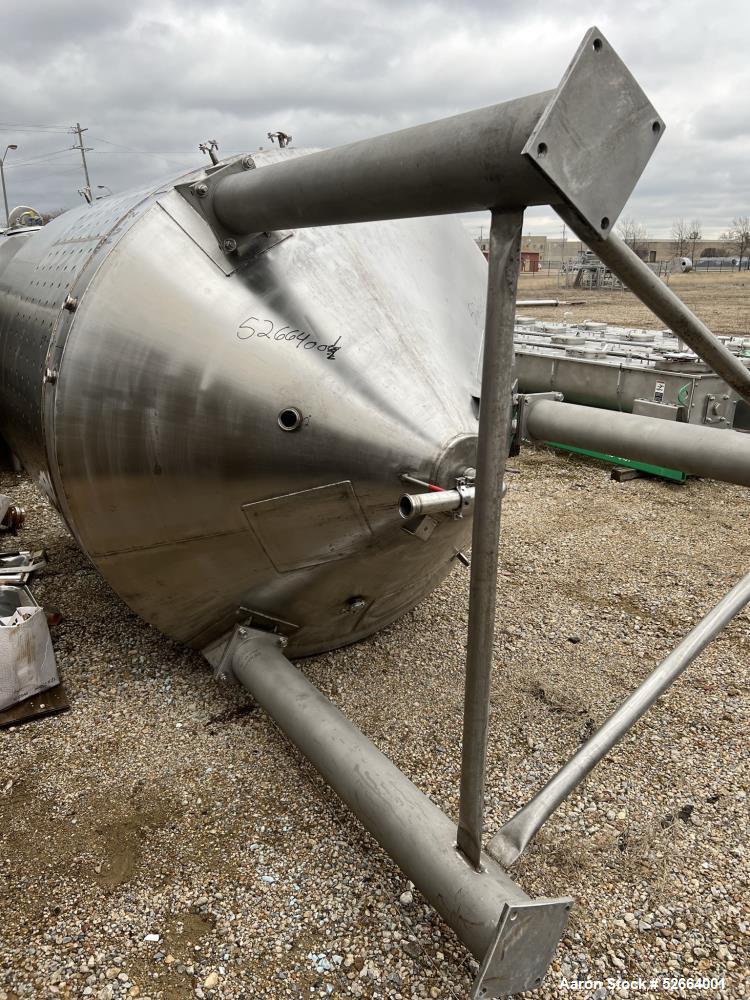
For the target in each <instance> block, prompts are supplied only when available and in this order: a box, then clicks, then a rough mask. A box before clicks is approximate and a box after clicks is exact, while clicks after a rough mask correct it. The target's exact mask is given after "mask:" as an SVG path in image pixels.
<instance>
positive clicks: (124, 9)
mask: <svg viewBox="0 0 750 1000" xmlns="http://www.w3.org/2000/svg"><path fill="white" fill-rule="evenodd" d="M592 16H595V17H596V19H597V21H598V24H599V27H600V28H601V29H602V30H603V31H604V32H605V34H607V35H608V37H609V38H610V40H611V41H612V43H613V44H614V45H615V47H616V48H617V50H618V51H619V52H620V53H621V55H622V56H623V58H624V59H625V61H626V62H627V63H628V65H629V66H630V67H631V69H632V70H633V72H634V74H635V75H636V77H637V78H638V79H639V81H640V82H641V83H642V84H643V86H644V88H645V89H646V91H647V93H648V94H649V96H650V97H651V98H652V100H653V101H654V103H655V105H656V106H657V108H658V109H659V111H660V112H661V113H662V114H663V115H664V117H665V119H666V120H667V123H668V129H667V133H666V135H665V137H664V139H663V140H662V142H661V144H660V146H659V147H658V149H657V152H656V153H655V155H654V158H653V160H652V162H651V164H650V165H649V166H648V168H647V170H646V172H645V173H644V176H643V178H642V180H641V183H640V184H639V186H638V188H637V189H636V192H635V193H634V195H633V198H632V199H631V202H630V204H629V206H628V209H627V211H628V212H629V213H630V214H633V215H635V216H636V217H638V218H642V219H643V220H644V222H645V223H646V224H647V225H648V226H649V228H650V229H651V230H652V231H653V232H654V233H655V234H656V230H658V229H665V230H667V231H668V229H669V227H670V225H671V220H672V219H673V218H675V217H676V216H682V215H685V216H688V217H694V216H695V215H699V216H700V217H701V218H702V219H703V222H704V226H708V225H711V226H715V227H716V228H723V227H724V226H726V224H727V222H728V221H729V218H731V215H736V214H738V213H740V212H742V214H745V213H746V212H747V211H748V206H747V202H748V201H749V200H750V197H749V196H748V185H747V171H746V166H745V165H746V164H747V162H748V159H747V154H748V152H750V147H749V146H748V138H749V137H748V133H750V127H749V125H748V117H747V114H746V111H745V108H746V104H745V102H744V96H743V95H744V93H745V92H746V90H747V82H748V69H747V68H746V66H745V62H746V57H745V52H744V44H743V37H744V36H745V34H746V28H747V22H748V21H750V14H749V13H747V12H746V10H745V7H744V6H743V5H740V4H738V3H728V4H726V3H725V4H724V5H723V6H721V7H719V6H718V5H712V6H711V9H710V10H709V9H707V5H705V4H701V3H698V2H694V0H686V2H684V3H682V4H681V5H680V6H679V7H676V6H675V5H674V4H654V3H645V2H636V3H631V4H628V5H623V4H618V3H616V2H615V0H602V2H600V3H598V4H597V6H596V10H595V11H594V12H593V14H592V11H591V10H590V9H587V10H582V8H581V5H580V4H574V3H573V2H572V0H560V2H558V3H556V4H554V5H551V4H546V3H542V2H533V0H532V2H528V0H527V2H525V3H524V2H521V0H510V2H505V3H503V2H495V0H464V2H462V3H461V4H457V3H455V2H449V0H431V2H403V0H351V2H344V0H337V2H330V0H328V2H321V3H316V4H310V3H309V2H303V0H259V2H256V3H249V2H248V0H223V2H215V3H207V2H205V0H182V2H180V3H179V4H178V3H176V2H173V0H150V2H147V0H131V2H130V3H129V4H111V3H107V2H97V0H78V2H76V3H73V2H72V0H55V2H53V0H36V2H26V3H23V4H22V3H19V2H17V0H4V2H3V4H2V6H1V7H0V34H1V35H2V37H3V38H4V39H13V43H12V44H9V45H8V44H6V45H5V46H4V49H3V53H2V55H0V93H2V95H3V102H2V111H1V112H0V118H2V120H3V122H7V123H27V124H28V123H38V124H46V123H60V122H70V123H71V124H72V123H73V122H75V121H76V120H80V121H82V123H83V124H84V125H87V126H88V127H89V132H88V133H87V144H88V145H89V146H93V147H94V151H92V152H91V153H90V154H89V159H90V164H91V172H92V181H93V183H94V184H98V183H102V184H107V185H109V186H110V187H112V188H113V189H114V190H119V189H125V188H127V187H131V186H140V185H144V184H148V183H151V182H153V181H156V180H161V179H162V178H164V177H168V176H169V175H170V173H171V172H175V173H177V172H179V171H180V170H183V169H187V168H189V167H192V166H195V165H197V164H199V163H200V162H201V154H200V153H199V152H198V150H197V143H198V141H199V140H201V139H205V138H208V137H214V136H215V137H216V138H218V139H219V140H220V144H221V152H222V153H225V154H229V153H232V152H239V151H243V150H247V149H253V148H256V147H257V146H259V145H263V144H267V139H266V138H265V136H266V132H267V131H268V130H269V129H275V128H282V129H284V130H286V131H289V132H291V133H292V134H293V135H294V136H295V139H296V141H297V143H298V144H300V145H309V146H326V145H334V144H337V143H342V142H348V141H352V140H355V139H359V138H363V137H366V136H368V135H374V134H378V133H380V132H384V131H389V130H391V129H395V128H402V127H405V126H408V125H410V124H414V123H417V122H421V121H428V120H430V119H433V118H437V117H442V116H444V115H449V114H454V113H456V112H458V111H462V110H467V109H469V108H473V107H479V106H482V105H485V104H491V103H494V102H496V101H501V100H505V99H508V98H510V97H515V96H519V95H522V94H524V93H531V92H535V91H539V90H544V89H547V88H549V87H553V86H555V85H556V83H557V81H558V80H559V79H560V77H561V75H562V73H563V71H564V69H565V67H566V65H567V63H568V61H569V59H570V57H571V56H572V54H573V52H574V51H575V49H576V47H577V45H578V42H579V41H580V38H581V37H582V35H583V33H584V31H585V30H586V28H587V27H588V26H589V24H590V19H591V17H592ZM32 53H33V58H32V56H31V54H32ZM730 98H731V99H730ZM104 140H109V142H105V141H104ZM3 141H5V142H18V144H19V146H20V149H19V151H18V152H17V153H16V154H13V156H12V157H9V159H8V181H9V187H10V190H11V200H16V201H26V202H30V203H36V204H37V205H38V207H40V208H49V207H54V206H56V205H63V204H64V205H68V206H69V205H71V204H75V202H76V200H77V199H78V195H77V194H76V189H77V188H78V187H79V186H81V184H82V180H83V178H82V172H81V167H80V157H79V156H78V155H77V154H76V153H75V152H73V151H68V152H67V153H63V154H59V155H55V156H52V157H51V158H49V159H42V160H38V161H37V162H36V163H32V162H29V161H31V160H32V159H33V158H34V157H37V156H44V155H45V153H47V152H49V153H52V152H54V151H56V150H59V149H61V148H63V147H65V146H66V145H67V146H70V145H72V136H70V135H65V134H55V133H39V132H27V133H21V132H14V131H13V130H12V129H11V130H8V129H7V127H6V126H5V125H3V124H1V123H0V143H2V142H3ZM109 143H115V144H119V145H110V144H109ZM122 146H127V147H130V148H129V149H123V148H121V147H122ZM133 149H135V150H144V151H146V152H145V153H143V154H136V153H133V152H132V150H133ZM13 159H15V163H16V165H15V166H14V165H13ZM727 215H728V218H727ZM528 218H529V224H530V225H531V226H537V225H539V226H554V227H556V226H557V225H558V224H557V223H556V222H555V221H554V217H553V216H552V215H551V213H550V210H549V209H539V210H533V211H532V212H530V213H529V217H528ZM709 220H711V221H710V222H709ZM468 221H469V224H474V223H473V222H472V221H471V220H468ZM479 224H481V223H479ZM555 231H556V230H555Z"/></svg>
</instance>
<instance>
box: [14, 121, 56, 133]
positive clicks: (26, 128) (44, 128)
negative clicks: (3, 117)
mask: <svg viewBox="0 0 750 1000" xmlns="http://www.w3.org/2000/svg"><path fill="white" fill-rule="evenodd" d="M0 129H8V130H10V129H12V130H13V131H14V132H28V133H32V132H44V133H49V132H57V133H62V134H64V133H66V132H70V131H71V129H70V126H69V125H26V124H20V123H15V122H0Z"/></svg>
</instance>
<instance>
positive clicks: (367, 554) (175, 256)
mask: <svg viewBox="0 0 750 1000" xmlns="http://www.w3.org/2000/svg"><path fill="white" fill-rule="evenodd" d="M284 152H286V151H284ZM280 155H283V154H282V152H275V153H268V154H265V156H264V157H261V160H262V162H261V163H259V166H260V167H262V165H263V164H264V163H267V162H270V161H272V160H273V159H274V158H275V157H278V156H280ZM196 173H197V172H196ZM270 244H271V245H270V246H268V247H266V248H264V249H263V252H259V253H258V254H257V255H256V256H254V257H251V258H250V259H244V260H242V261H232V260H231V259H230V258H227V257H226V256H225V255H224V254H222V253H220V252H219V251H218V249H217V245H216V239H215V237H213V235H212V234H211V233H210V231H209V230H208V227H207V226H206V225H205V223H204V222H203V221H202V220H201V219H199V218H198V217H197V216H196V215H195V213H194V212H193V211H192V209H190V208H189V206H187V204H186V203H185V202H184V200H183V199H182V197H181V196H180V195H179V194H178V193H177V192H176V191H175V190H174V188H173V182H170V183H169V184H168V185H164V186H162V187H160V188H158V189H155V190H153V191H147V192H143V191H141V192H136V193H134V194H131V195H128V196H123V197H121V198H108V199H106V200H102V201H101V202H96V203H95V205H94V206H93V207H82V208H81V209H79V210H76V211H74V212H71V213H67V214H66V215H65V216H62V217H60V218H59V219H57V220H54V221H53V222H52V223H50V224H49V225H48V226H46V227H44V229H43V230H41V231H39V232H37V233H33V234H28V235H25V234H24V235H19V236H12V237H8V238H6V239H4V240H0V376H1V378H2V390H3V391H2V402H0V433H2V435H3V436H4V437H5V438H6V440H7V441H8V443H9V445H10V446H11V448H12V449H13V450H14V451H15V452H16V453H17V454H18V455H19V456H20V457H21V459H22V461H23V462H24V464H25V466H26V467H27V469H28V470H29V471H30V473H31V474H32V475H33V476H34V477H35V478H36V480H37V481H38V483H39V484H40V486H41V487H42V489H44V490H45V492H47V493H48V495H50V496H51V497H52V499H53V501H54V502H55V503H56V505H57V506H58V508H59V509H60V511H61V513H62V514H63V516H64V517H65V519H66V521H67V523H68V526H69V527H70V529H71V531H72V532H73V534H74V535H75V537H76V539H77V540H78V542H79V544H80V545H81V547H82V548H83V550H84V551H85V552H86V553H87V554H88V556H89V558H90V559H91V560H92V561H93V563H94V564H95V565H96V566H97V568H98V569H99V570H100V572H101V573H102V574H103V575H104V577H105V578H106V579H107V580H108V581H109V583H110V584H111V585H112V586H113V588H114V589H115V590H116V591H117V592H118V594H120V596H121V597H122V598H123V599H124V600H125V601H126V602H127V603H128V604H129V605H130V607H131V608H133V610H135V611H136V612H137V613H138V614H140V615H142V616H143V617H144V618H145V619H146V620H148V621H149V622H152V623H153V624H155V625H156V626H157V627H158V628H160V629H161V630H162V631H164V632H165V633H166V634H168V635H170V636H172V637H173V638H175V639H177V640H179V641H181V642H186V643H189V644H192V645H194V646H196V647H198V648H203V649H205V648H206V647H208V646H211V644H213V643H216V642H217V641H220V640H221V639H222V637H223V636H225V635H226V634H228V631H229V630H230V629H231V628H232V627H233V625H234V624H235V622H236V621H238V620H248V619H252V620H255V621H257V622H263V621H267V622H270V623H271V624H274V623H275V624H276V626H277V627H278V628H279V629H280V630H281V631H284V632H285V633H286V634H287V635H288V637H289V652H290V653H291V654H292V655H302V654H307V653H311V652H316V651H320V650H323V649H328V648H331V647H333V646H336V645H341V644H343V643H346V642H350V641H353V640H355V639H357V638H360V637H362V636H364V635H366V634H369V633H370V632H372V631H375V630H376V629H378V628H380V627H382V626H383V625H384V624H386V623H387V622H388V621H390V620H392V619H393V618H395V617H396V616H398V615H399V614H401V613H402V612H403V611H405V610H407V609H408V608H410V607H412V606H413V605H414V604H416V603H417V602H418V601H419V600H421V599H422V598H423V597H424V596H425V594H427V593H428V592H429V591H430V590H432V589H433V588H434V587H435V586H436V585H437V583H438V582H439V581H440V580H441V579H442V578H443V577H444V576H445V575H446V574H447V573H448V572H449V571H450V569H451V566H452V565H453V559H454V557H455V555H456V552H457V550H459V549H460V548H461V547H462V546H463V545H465V544H466V542H467V539H468V529H469V525H470V521H469V520H467V519H456V520H454V519H452V518H450V517H441V518H440V519H439V521H438V523H436V525H435V526H434V528H433V530H432V532H431V534H430V535H429V538H427V539H426V540H424V541H423V540H421V539H420V538H418V537H415V536H414V535H412V534H409V533H407V532H406V531H404V530H403V527H402V525H403V522H402V521H401V519H400V518H399V517H398V511H397V506H398V498H399V496H400V494H401V493H402V492H404V487H403V483H402V482H401V480H400V475H401V473H403V472H410V473H412V474H413V475H416V476H417V477H419V478H424V479H426V480H430V481H437V482H439V483H440V484H442V485H452V479H453V478H454V477H455V476H456V475H460V474H461V473H462V471H463V470H464V469H465V468H466V467H468V466H471V465H473V464H474V456H475V447H476V430H477V406H476V397H477V396H478V388H477V386H478V363H479V356H480V345H481V336H482V319H483V312H484V297H485V283H486V263H485V261H484V258H483V257H482V254H481V253H480V252H479V250H478V249H477V248H476V247H475V246H474V245H473V241H472V240H471V239H470V237H469V236H468V234H467V233H466V232H465V231H464V230H463V227H462V226H461V225H460V223H459V222H458V221H457V220H454V219H451V218H439V219H420V220H400V221H395V222H384V223H377V224H368V225H352V226H341V227H327V228H318V229H307V230H298V231H296V232H294V233H279V234H274V237H273V239H272V240H271V241H270ZM285 412H286V413H287V418H288V415H289V414H290V413H291V414H297V416H298V418H299V419H298V423H299V426H297V427H295V428H294V429H290V430H287V429H285V428H284V427H283V424H284V420H285V419H287V418H285V417H284V416H283V414H284V413H285ZM292 422H293V421H292Z"/></svg>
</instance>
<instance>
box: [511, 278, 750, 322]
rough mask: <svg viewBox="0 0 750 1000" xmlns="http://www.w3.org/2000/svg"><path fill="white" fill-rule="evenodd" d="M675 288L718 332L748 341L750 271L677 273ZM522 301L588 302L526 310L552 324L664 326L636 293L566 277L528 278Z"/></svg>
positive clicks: (673, 281)
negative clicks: (576, 284)
mask: <svg viewBox="0 0 750 1000" xmlns="http://www.w3.org/2000/svg"><path fill="white" fill-rule="evenodd" d="M669 287H670V288H671V289H672V291H674V292H675V293H676V294H677V295H679V297H680V298H681V299H682V300H683V302H685V304H686V305H688V306H689V307H690V308H691V309H692V310H693V311H694V312H695V313H696V314H697V315H698V316H699V317H700V318H701V319H702V320H703V322H704V323H706V325H707V326H708V327H709V329H711V330H713V332H714V333H725V334H733V335H736V336H747V335H748V333H750V272H742V273H741V274H714V273H712V272H703V273H697V272H695V271H692V272H690V273H688V274H674V275H672V276H671V277H670V279H669ZM518 298H519V299H530V298H534V299H547V298H550V299H562V300H565V301H571V300H573V299H575V300H583V303H584V304H583V305H577V306H572V305H566V306H558V307H557V308H543V307H539V306H537V307H529V308H525V309H520V310H519V313H520V315H522V316H536V317H537V318H542V317H544V318H545V319H549V320H550V321H551V322H566V323H581V322H583V321H584V320H587V319H594V320H597V321H599V322H603V323H611V324H613V325H615V326H634V327H642V328H645V329H651V330H661V329H663V327H664V324H663V323H662V321H661V320H660V319H658V317H656V316H654V314H653V313H652V312H651V310H650V309H649V308H648V307H647V306H645V305H643V303H642V302H641V301H640V299H638V298H636V296H635V295H634V294H633V292H631V291H628V290H627V289H625V290H620V291H612V290H611V289H601V290H600V289H590V290H589V289H581V288H566V287H565V283H564V277H562V278H560V279H559V280H558V276H557V274H555V273H554V272H552V273H551V274H549V275H548V274H547V273H546V272H544V271H540V272H538V273H537V274H522V275H521V276H520V278H519V282H518Z"/></svg>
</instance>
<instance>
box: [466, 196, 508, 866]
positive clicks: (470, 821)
mask: <svg viewBox="0 0 750 1000" xmlns="http://www.w3.org/2000/svg"><path fill="white" fill-rule="evenodd" d="M522 225H523V212H522V211H518V212H502V213H501V212H493V213H492V227H491V229H490V258H489V277H488V285H487V314H486V317H485V328H484V359H483V363H482V389H481V392H482V396H481V403H480V410H479V441H478V445H477V486H476V496H475V505H474V524H473V527H472V542H471V583H470V590H469V636H468V644H467V654H466V685H465V691H464V728H463V747H462V757H461V797H460V804H459V820H458V847H459V850H461V851H462V852H463V853H464V854H465V855H466V857H467V859H468V860H469V862H470V863H471V864H472V865H474V867H475V868H478V867H479V864H480V856H481V853H482V827H483V814H484V785H485V773H486V759H487V730H488V724H489V706H490V679H491V676H492V654H493V650H494V636H495V605H496V595H497V562H498V553H497V549H498V542H499V539H500V506H501V500H502V484H503V478H504V474H505V460H506V458H507V456H508V452H509V451H510V442H511V435H512V430H511V414H510V411H511V396H512V381H513V360H514V356H515V355H514V346H513V329H514V323H515V313H516V290H517V286H518V270H519V264H520V257H521V228H522Z"/></svg>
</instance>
